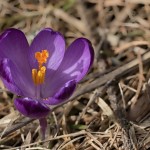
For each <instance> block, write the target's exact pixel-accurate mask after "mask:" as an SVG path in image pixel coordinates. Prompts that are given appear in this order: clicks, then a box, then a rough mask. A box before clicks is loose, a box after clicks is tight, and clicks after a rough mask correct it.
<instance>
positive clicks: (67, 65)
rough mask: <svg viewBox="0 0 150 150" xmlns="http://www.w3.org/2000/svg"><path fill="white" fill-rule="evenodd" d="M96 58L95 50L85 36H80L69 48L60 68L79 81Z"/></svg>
mask: <svg viewBox="0 0 150 150" xmlns="http://www.w3.org/2000/svg"><path fill="white" fill-rule="evenodd" d="M93 60H94V50H93V47H92V45H91V43H90V41H88V40H87V39H85V38H78V39H77V40H75V41H74V42H73V43H72V44H71V45H70V46H69V47H68V49H67V51H66V53H65V56H64V59H63V61H62V63H61V65H60V66H59V70H60V71H63V73H66V74H69V75H70V76H71V77H74V78H75V80H76V81H77V82H79V81H80V80H81V79H82V78H83V77H84V76H85V74H86V73H87V72H88V70H89V68H90V66H91V65H92V63H93Z"/></svg>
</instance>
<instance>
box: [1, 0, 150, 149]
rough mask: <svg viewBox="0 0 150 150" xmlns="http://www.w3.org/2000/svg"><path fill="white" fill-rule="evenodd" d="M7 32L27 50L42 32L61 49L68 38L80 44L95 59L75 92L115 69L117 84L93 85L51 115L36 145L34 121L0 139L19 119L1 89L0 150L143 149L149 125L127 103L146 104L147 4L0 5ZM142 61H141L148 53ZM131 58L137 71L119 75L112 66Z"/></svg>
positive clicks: (116, 0) (57, 1)
mask: <svg viewBox="0 0 150 150" xmlns="http://www.w3.org/2000/svg"><path fill="white" fill-rule="evenodd" d="M11 27H13V28H18V29H21V30H22V31H23V32H24V33H25V34H26V36H27V38H28V41H29V42H30V43H31V41H32V39H33V38H34V37H35V35H36V34H37V33H38V32H39V31H40V30H41V29H43V28H45V27H50V28H53V29H54V30H56V31H59V32H61V33H62V34H63V35H64V37H65V39H66V44H67V46H68V45H69V44H70V43H71V42H72V41H73V40H74V39H76V38H79V37H86V38H88V39H89V40H90V41H91V43H92V45H93V47H94V50H95V60H94V64H93V67H92V68H91V71H90V72H89V74H88V76H87V77H86V78H85V79H83V81H82V82H81V84H80V85H79V87H84V86H88V87H90V86H91V83H95V82H94V81H97V79H98V78H101V77H102V76H105V74H109V75H110V76H111V75H112V76H113V75H114V74H113V72H112V73H111V71H112V70H115V69H118V71H119V72H120V74H121V78H119V80H117V81H115V82H116V83H115V85H113V86H110V87H107V89H106V88H105V90H104V91H103V90H101V88H103V89H104V87H102V86H101V85H100V86H96V88H94V89H93V88H91V91H89V92H88V93H87V92H82V94H80V96H78V97H76V98H75V99H73V101H71V102H70V103H67V104H65V105H63V106H61V107H58V108H57V109H55V111H54V112H53V113H52V115H51V116H49V118H48V122H49V127H48V128H49V132H47V139H46V141H44V142H42V143H40V142H39V141H40V135H39V125H38V121H29V122H32V123H29V122H26V124H24V125H22V126H20V127H18V128H17V129H18V130H17V131H15V132H10V134H9V135H7V136H4V137H2V135H3V134H4V132H5V131H6V130H8V129H11V128H12V127H14V125H16V124H20V123H24V121H25V119H26V118H24V117H23V116H21V115H20V114H19V113H18V112H16V110H15V108H14V106H13V100H12V99H13V97H14V95H12V94H11V93H10V92H8V91H7V90H6V89H4V86H3V84H2V83H1V85H0V86H1V88H2V89H4V90H3V92H1V93H0V94H1V95H0V96H1V97H0V133H1V134H0V136H1V139H0V145H1V146H0V149H17V148H18V149H28V150H29V149H43V150H46V149H54V150H55V149H58V150H60V149H62V150H76V149H79V150H82V149H86V150H94V149H96V150H101V149H102V150H105V149H106V150H130V149H141V150H145V149H148V148H150V138H149V133H150V130H149V129H150V126H149V125H150V124H149V123H150V122H149V119H148V118H147V117H146V115H147V114H148V113H149V109H150V108H149V103H150V102H148V103H147V102H145V101H144V102H143V101H142V102H141V100H139V101H140V103H138V104H137V103H136V102H137V101H136V102H135V103H136V104H137V105H135V103H134V101H135V100H134V99H135V98H136V100H137V99H140V97H142V98H141V99H145V100H147V101H150V99H148V98H147V97H149V95H146V94H145V91H148V93H149V88H148V87H147V86H146V85H147V83H148V80H149V75H150V72H149V65H148V64H146V65H143V64H142V61H140V60H142V56H143V55H144V54H146V53H148V52H149V44H150V0H32V1H31V0H1V1H0V32H1V33H2V32H3V31H4V30H5V29H7V28H11ZM18 42H19V41H18ZM147 57H148V58H147V59H146V61H149V58H150V56H149V53H148V54H147ZM137 58H138V60H139V62H138V64H140V63H141V66H142V67H141V69H139V70H142V71H139V70H138V67H137V70H136V71H135V70H134V71H133V70H131V72H129V73H128V75H126V76H123V75H122V71H121V69H120V66H122V65H123V66H124V65H125V64H127V63H128V62H130V61H133V60H135V59H137ZM129 68H130V67H129ZM139 68H140V67H139ZM119 69H120V70H119ZM124 71H125V70H124ZM139 74H140V75H142V77H139V76H138V75H139ZM108 79H109V78H108ZM98 81H99V80H98ZM99 82H100V81H99ZM92 85H93V84H92ZM144 87H147V88H144ZM110 88H111V89H110ZM99 90H100V91H99ZM110 91H111V92H110ZM77 92H78V89H77ZM114 93H117V94H116V95H113V94H114ZM111 96H116V99H117V100H116V101H115V102H113V101H111V100H112V97H111ZM145 97H146V98H145ZM112 103H113V104H112ZM114 104H115V106H114ZM122 108H123V109H122ZM122 110H123V111H122ZM132 110H134V111H132ZM116 112H117V113H116ZM110 114H111V115H110ZM131 114H135V115H131ZM121 118H122V119H123V120H125V121H124V122H123V121H122V120H121ZM128 118H129V119H128ZM143 118H145V120H144V121H145V122H143ZM141 120H142V121H141ZM130 121H131V122H130ZM132 121H133V122H132ZM134 121H136V123H135V122H134ZM15 127H16V126H15Z"/></svg>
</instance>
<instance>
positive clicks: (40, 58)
mask: <svg viewBox="0 0 150 150" xmlns="http://www.w3.org/2000/svg"><path fill="white" fill-rule="evenodd" d="M48 57H49V53H48V51H47V50H42V52H36V53H35V59H36V60H37V62H38V64H39V68H38V69H32V79H33V82H34V84H35V85H39V84H43V83H44V80H45V73H46V67H45V66H43V64H44V63H46V62H47V58H48Z"/></svg>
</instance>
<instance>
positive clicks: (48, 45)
mask: <svg viewBox="0 0 150 150" xmlns="http://www.w3.org/2000/svg"><path fill="white" fill-rule="evenodd" d="M42 50H48V52H49V58H48V60H47V63H46V67H47V74H48V76H50V74H51V72H52V71H51V70H56V69H57V68H58V66H59V65H60V63H61V61H62V59H63V57H64V52H65V41H64V38H63V36H62V35H61V34H60V33H59V32H55V31H53V30H52V29H49V28H46V29H43V30H42V31H40V32H39V33H38V34H37V36H36V37H35V38H34V40H33V42H32V43H31V46H30V64H31V66H32V68H38V63H37V60H36V59H35V53H36V52H38V51H39V52H41V51H42Z"/></svg>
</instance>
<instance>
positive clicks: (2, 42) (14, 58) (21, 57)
mask: <svg viewBox="0 0 150 150" xmlns="http://www.w3.org/2000/svg"><path fill="white" fill-rule="evenodd" d="M28 53H29V45H28V42H27V39H26V37H25V35H24V33H23V32H22V31H20V30H17V29H8V30H6V31H5V32H4V33H3V34H2V35H1V36H0V59H1V60H2V59H5V58H6V59H8V60H10V62H11V63H10V65H13V66H16V67H12V66H10V69H11V74H12V75H11V76H12V80H13V82H14V84H15V85H16V86H17V87H19V88H20V89H21V91H25V90H26V92H25V93H29V92H30V90H29V88H28V87H30V88H32V89H33V87H34V84H33V82H32V76H31V68H30V65H29V60H28ZM14 68H17V69H14ZM16 70H17V71H16ZM17 77H19V79H20V80H18V78H17ZM24 83H26V84H25V85H24ZM6 84H7V83H6ZM6 86H7V87H8V85H6ZM9 89H10V88H9ZM10 90H11V89H10ZM11 91H12V92H14V90H11ZM29 96H30V95H29Z"/></svg>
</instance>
